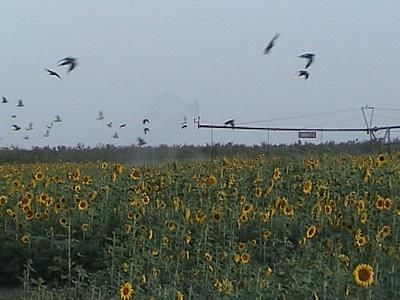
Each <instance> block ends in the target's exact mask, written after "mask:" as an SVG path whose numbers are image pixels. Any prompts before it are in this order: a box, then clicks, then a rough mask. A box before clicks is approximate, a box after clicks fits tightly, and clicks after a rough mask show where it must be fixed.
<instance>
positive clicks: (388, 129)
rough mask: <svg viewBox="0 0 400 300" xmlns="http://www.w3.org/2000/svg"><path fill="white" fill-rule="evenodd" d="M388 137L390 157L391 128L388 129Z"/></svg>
mask: <svg viewBox="0 0 400 300" xmlns="http://www.w3.org/2000/svg"><path fill="white" fill-rule="evenodd" d="M387 135H388V152H389V155H390V144H391V141H390V128H388V129H387Z"/></svg>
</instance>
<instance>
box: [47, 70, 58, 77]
mask: <svg viewBox="0 0 400 300" xmlns="http://www.w3.org/2000/svg"><path fill="white" fill-rule="evenodd" d="M46 71H47V72H48V75H49V76H55V77H58V78H61V77H60V75H59V74H58V73H57V72H54V71H52V70H50V69H47V68H46Z"/></svg>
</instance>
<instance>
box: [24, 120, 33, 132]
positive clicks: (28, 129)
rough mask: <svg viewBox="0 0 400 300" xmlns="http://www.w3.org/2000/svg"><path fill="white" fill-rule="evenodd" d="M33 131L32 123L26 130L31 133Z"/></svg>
mask: <svg viewBox="0 0 400 300" xmlns="http://www.w3.org/2000/svg"><path fill="white" fill-rule="evenodd" d="M32 129H33V123H32V122H30V123H29V126H28V128H26V129H25V130H26V131H31V130H32Z"/></svg>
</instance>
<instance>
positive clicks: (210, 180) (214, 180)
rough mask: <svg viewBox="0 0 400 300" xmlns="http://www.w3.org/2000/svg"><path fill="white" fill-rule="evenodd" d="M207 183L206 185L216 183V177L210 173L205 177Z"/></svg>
mask: <svg viewBox="0 0 400 300" xmlns="http://www.w3.org/2000/svg"><path fill="white" fill-rule="evenodd" d="M207 184H208V185H215V184H217V178H216V177H215V176H214V175H210V176H209V177H208V178H207Z"/></svg>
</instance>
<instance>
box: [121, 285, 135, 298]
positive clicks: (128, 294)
mask: <svg viewBox="0 0 400 300" xmlns="http://www.w3.org/2000/svg"><path fill="white" fill-rule="evenodd" d="M133 291H134V290H133V286H132V283H130V282H125V283H124V284H122V286H121V287H120V289H119V295H120V299H121V300H131V299H132V294H133Z"/></svg>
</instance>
